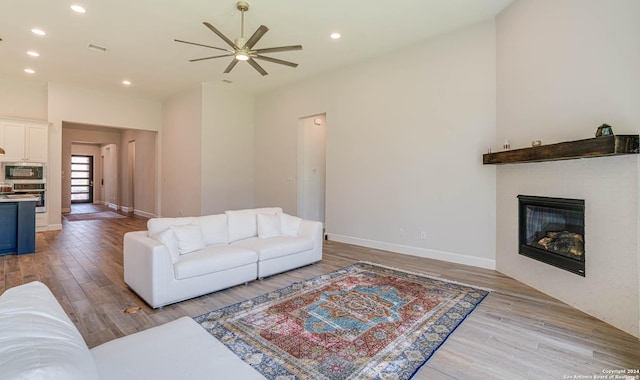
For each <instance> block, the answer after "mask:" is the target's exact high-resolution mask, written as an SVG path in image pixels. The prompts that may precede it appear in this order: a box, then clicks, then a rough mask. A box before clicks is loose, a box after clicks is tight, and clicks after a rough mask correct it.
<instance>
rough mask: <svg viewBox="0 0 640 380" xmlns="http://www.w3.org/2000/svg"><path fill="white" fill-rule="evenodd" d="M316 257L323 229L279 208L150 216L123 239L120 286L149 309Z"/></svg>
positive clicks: (318, 252)
mask: <svg viewBox="0 0 640 380" xmlns="http://www.w3.org/2000/svg"><path fill="white" fill-rule="evenodd" d="M321 259H322V223H320V222H316V221H311V220H303V219H300V218H298V217H295V216H290V215H287V214H284V213H283V212H282V209H281V208H279V207H269V208H257V209H247V210H233V211H226V212H225V213H224V214H217V215H206V216H199V217H181V218H153V219H149V221H148V222H147V231H135V232H128V233H126V234H125V236H124V281H125V283H127V285H129V287H130V288H131V289H132V290H133V291H134V292H136V293H137V294H138V295H139V296H140V297H141V298H142V299H144V300H145V302H147V303H148V304H149V305H151V307H153V308H158V307H162V306H165V305H168V304H172V303H175V302H179V301H183V300H186V299H189V298H193V297H197V296H201V295H204V294H207V293H211V292H214V291H217V290H221V289H226V288H229V287H231V286H235V285H238V284H242V283H247V282H249V281H252V280H255V279H257V278H260V279H261V278H263V277H266V276H271V275H273V274H276V273H280V272H284V271H287V270H290V269H294V268H298V267H301V266H304V265H307V264H312V263H314V262H317V261H320V260H321Z"/></svg>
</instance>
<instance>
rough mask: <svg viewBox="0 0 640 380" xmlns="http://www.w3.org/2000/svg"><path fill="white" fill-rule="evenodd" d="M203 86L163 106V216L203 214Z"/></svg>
mask: <svg viewBox="0 0 640 380" xmlns="http://www.w3.org/2000/svg"><path fill="white" fill-rule="evenodd" d="M202 99H203V94H202V86H201V85H198V86H197V87H196V88H192V89H189V90H186V91H183V92H181V93H179V94H176V95H174V96H173V97H171V98H170V99H167V100H165V101H164V102H163V104H162V130H161V132H160V145H161V152H160V159H161V162H162V164H161V165H162V166H161V169H160V176H161V178H160V215H161V216H165V217H175V216H195V215H201V192H202V176H201V172H202V170H201V165H202V153H201V141H202Z"/></svg>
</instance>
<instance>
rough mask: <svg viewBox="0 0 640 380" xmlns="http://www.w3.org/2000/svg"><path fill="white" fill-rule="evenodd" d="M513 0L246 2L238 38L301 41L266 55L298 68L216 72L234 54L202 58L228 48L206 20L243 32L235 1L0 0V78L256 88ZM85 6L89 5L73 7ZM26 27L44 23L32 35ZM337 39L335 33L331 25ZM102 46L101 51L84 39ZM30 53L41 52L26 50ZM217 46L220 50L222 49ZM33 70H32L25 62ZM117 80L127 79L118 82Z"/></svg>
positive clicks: (161, 89) (163, 91) (466, 20)
mask: <svg viewBox="0 0 640 380" xmlns="http://www.w3.org/2000/svg"><path fill="white" fill-rule="evenodd" d="M511 1H512V0H395V1H382V0H378V1H371V0H351V1H344V0H254V1H251V0H249V1H248V2H249V4H250V9H249V11H248V12H246V14H245V37H247V38H248V37H249V36H250V35H251V34H252V33H253V32H254V31H255V30H256V29H257V28H258V27H259V26H260V25H265V26H267V27H268V28H269V29H270V30H269V32H267V33H266V34H265V35H264V37H263V38H262V39H261V40H259V41H258V43H257V44H256V45H255V46H254V48H267V47H274V46H283V45H297V44H300V45H302V46H303V50H301V51H290V52H280V53H271V54H265V55H267V56H270V57H273V58H278V59H283V60H287V61H291V62H295V63H298V64H299V66H298V67H297V68H291V67H287V66H283V65H278V64H274V63H271V62H266V61H258V62H259V63H260V65H261V66H262V67H263V68H264V69H265V70H266V71H267V72H268V73H269V75H266V76H261V75H260V74H259V73H258V72H257V71H255V70H254V69H253V68H252V67H251V66H249V65H248V64H247V63H246V62H240V63H239V64H238V65H237V66H236V67H235V68H234V69H233V71H232V72H231V73H228V74H223V71H224V70H225V68H226V67H227V65H228V64H229V62H230V61H231V59H232V58H231V57H224V58H216V59H211V60H204V61H199V62H189V60H190V59H194V58H201V57H207V56H212V55H216V54H217V53H218V52H217V51H216V50H214V49H209V48H205V47H200V46H195V45H188V44H181V43H177V42H174V39H181V40H187V41H193V42H197V43H201V44H205V45H211V46H217V47H221V48H227V47H228V45H226V44H225V42H224V41H223V40H222V39H221V38H220V37H218V36H217V35H215V34H214V33H213V32H212V31H211V30H209V29H208V28H206V27H205V26H204V25H203V24H202V23H203V22H204V21H207V22H209V23H211V24H212V25H213V26H215V27H216V28H217V29H218V30H220V31H221V32H222V33H223V34H225V35H226V36H227V37H229V38H230V39H231V40H233V39H235V38H236V37H239V35H240V20H241V14H240V12H239V11H238V10H237V8H236V2H235V1H234V0H224V1H223V0H215V1H213V0H208V1H204V0H180V1H178V0H108V1H105V0H79V1H78V2H74V0H62V1H61V0H5V1H0V39H2V41H0V78H4V79H9V80H12V79H18V80H29V81H35V82H40V83H46V82H60V83H68V84H76V85H82V86H88V87H93V88H99V89H105V90H123V88H125V87H126V91H130V92H132V93H136V94H139V95H143V96H148V97H153V98H157V99H163V98H166V97H168V96H170V95H172V94H174V93H176V92H179V91H181V90H183V89H186V88H190V87H192V86H194V85H196V84H197V83H200V82H208V83H212V84H215V85H218V86H224V87H228V88H233V89H238V90H241V91H245V92H251V93H257V92H261V91H265V90H269V89H272V88H275V87H278V86H282V85H285V84H287V83H291V82H294V81H299V80H303V79H304V78H308V77H312V76H316V75H319V74H321V73H323V72H326V71H329V70H333V69H336V68H338V67H342V66H346V65H349V64H353V63H356V62H360V61H364V60H368V59H375V58H376V56H381V55H388V54H397V56H398V59H402V56H403V49H407V48H411V46H412V45H413V44H415V43H417V42H419V41H422V40H425V39H428V38H430V37H432V36H434V35H437V34H442V33H446V32H448V31H451V30H454V29H457V28H461V27H464V26H466V25H470V24H474V23H477V22H481V21H483V20H487V19H491V18H493V17H494V16H495V15H496V14H497V13H499V12H500V11H501V10H502V9H503V8H504V7H506V6H507V5H508V4H509V3H510V2H511ZM73 4H79V5H82V6H83V7H84V8H85V9H86V13H84V14H79V13H76V12H74V11H72V10H71V9H70V6H71V5H73ZM33 28H39V29H42V30H44V31H45V32H46V33H47V35H46V36H37V35H35V34H33V33H32V32H31V30H32V29H33ZM334 32H338V33H340V34H341V35H342V38H340V39H338V40H333V39H331V38H330V37H329V35H330V34H331V33H334ZM91 44H93V45H97V46H100V47H104V48H106V51H104V52H101V51H98V50H95V49H90V48H89V45H91ZM28 51H35V52H37V53H38V54H39V56H38V57H32V56H30V55H28V54H27V52H28ZM223 54H224V53H223ZM25 68H30V69H32V70H34V71H35V73H33V74H28V73H25V72H24V71H23V70H24V69H25ZM123 80H129V81H131V85H130V86H124V85H123V84H122V81H123Z"/></svg>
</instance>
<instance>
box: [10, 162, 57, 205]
mask: <svg viewBox="0 0 640 380" xmlns="http://www.w3.org/2000/svg"><path fill="white" fill-rule="evenodd" d="M2 176H3V177H4V178H2V179H3V180H4V182H5V183H7V184H11V185H12V187H13V194H28V195H33V196H35V197H36V212H47V203H46V202H47V166H46V164H45V163H38V162H3V163H2Z"/></svg>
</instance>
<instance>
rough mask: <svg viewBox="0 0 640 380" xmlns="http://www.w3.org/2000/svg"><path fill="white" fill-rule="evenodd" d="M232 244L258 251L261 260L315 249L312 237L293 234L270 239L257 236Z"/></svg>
mask: <svg viewBox="0 0 640 380" xmlns="http://www.w3.org/2000/svg"><path fill="white" fill-rule="evenodd" d="M231 245H232V246H234V247H242V248H246V249H250V250H252V251H255V252H257V253H258V260H259V261H265V260H271V259H275V258H278V257H283V256H288V255H293V254H296V253H299V252H304V251H308V250H310V249H313V241H312V240H311V239H305V238H299V237H291V236H279V237H273V238H268V239H260V238H257V237H255V238H251V239H245V240H239V241H237V242H235V243H233V244H231Z"/></svg>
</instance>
